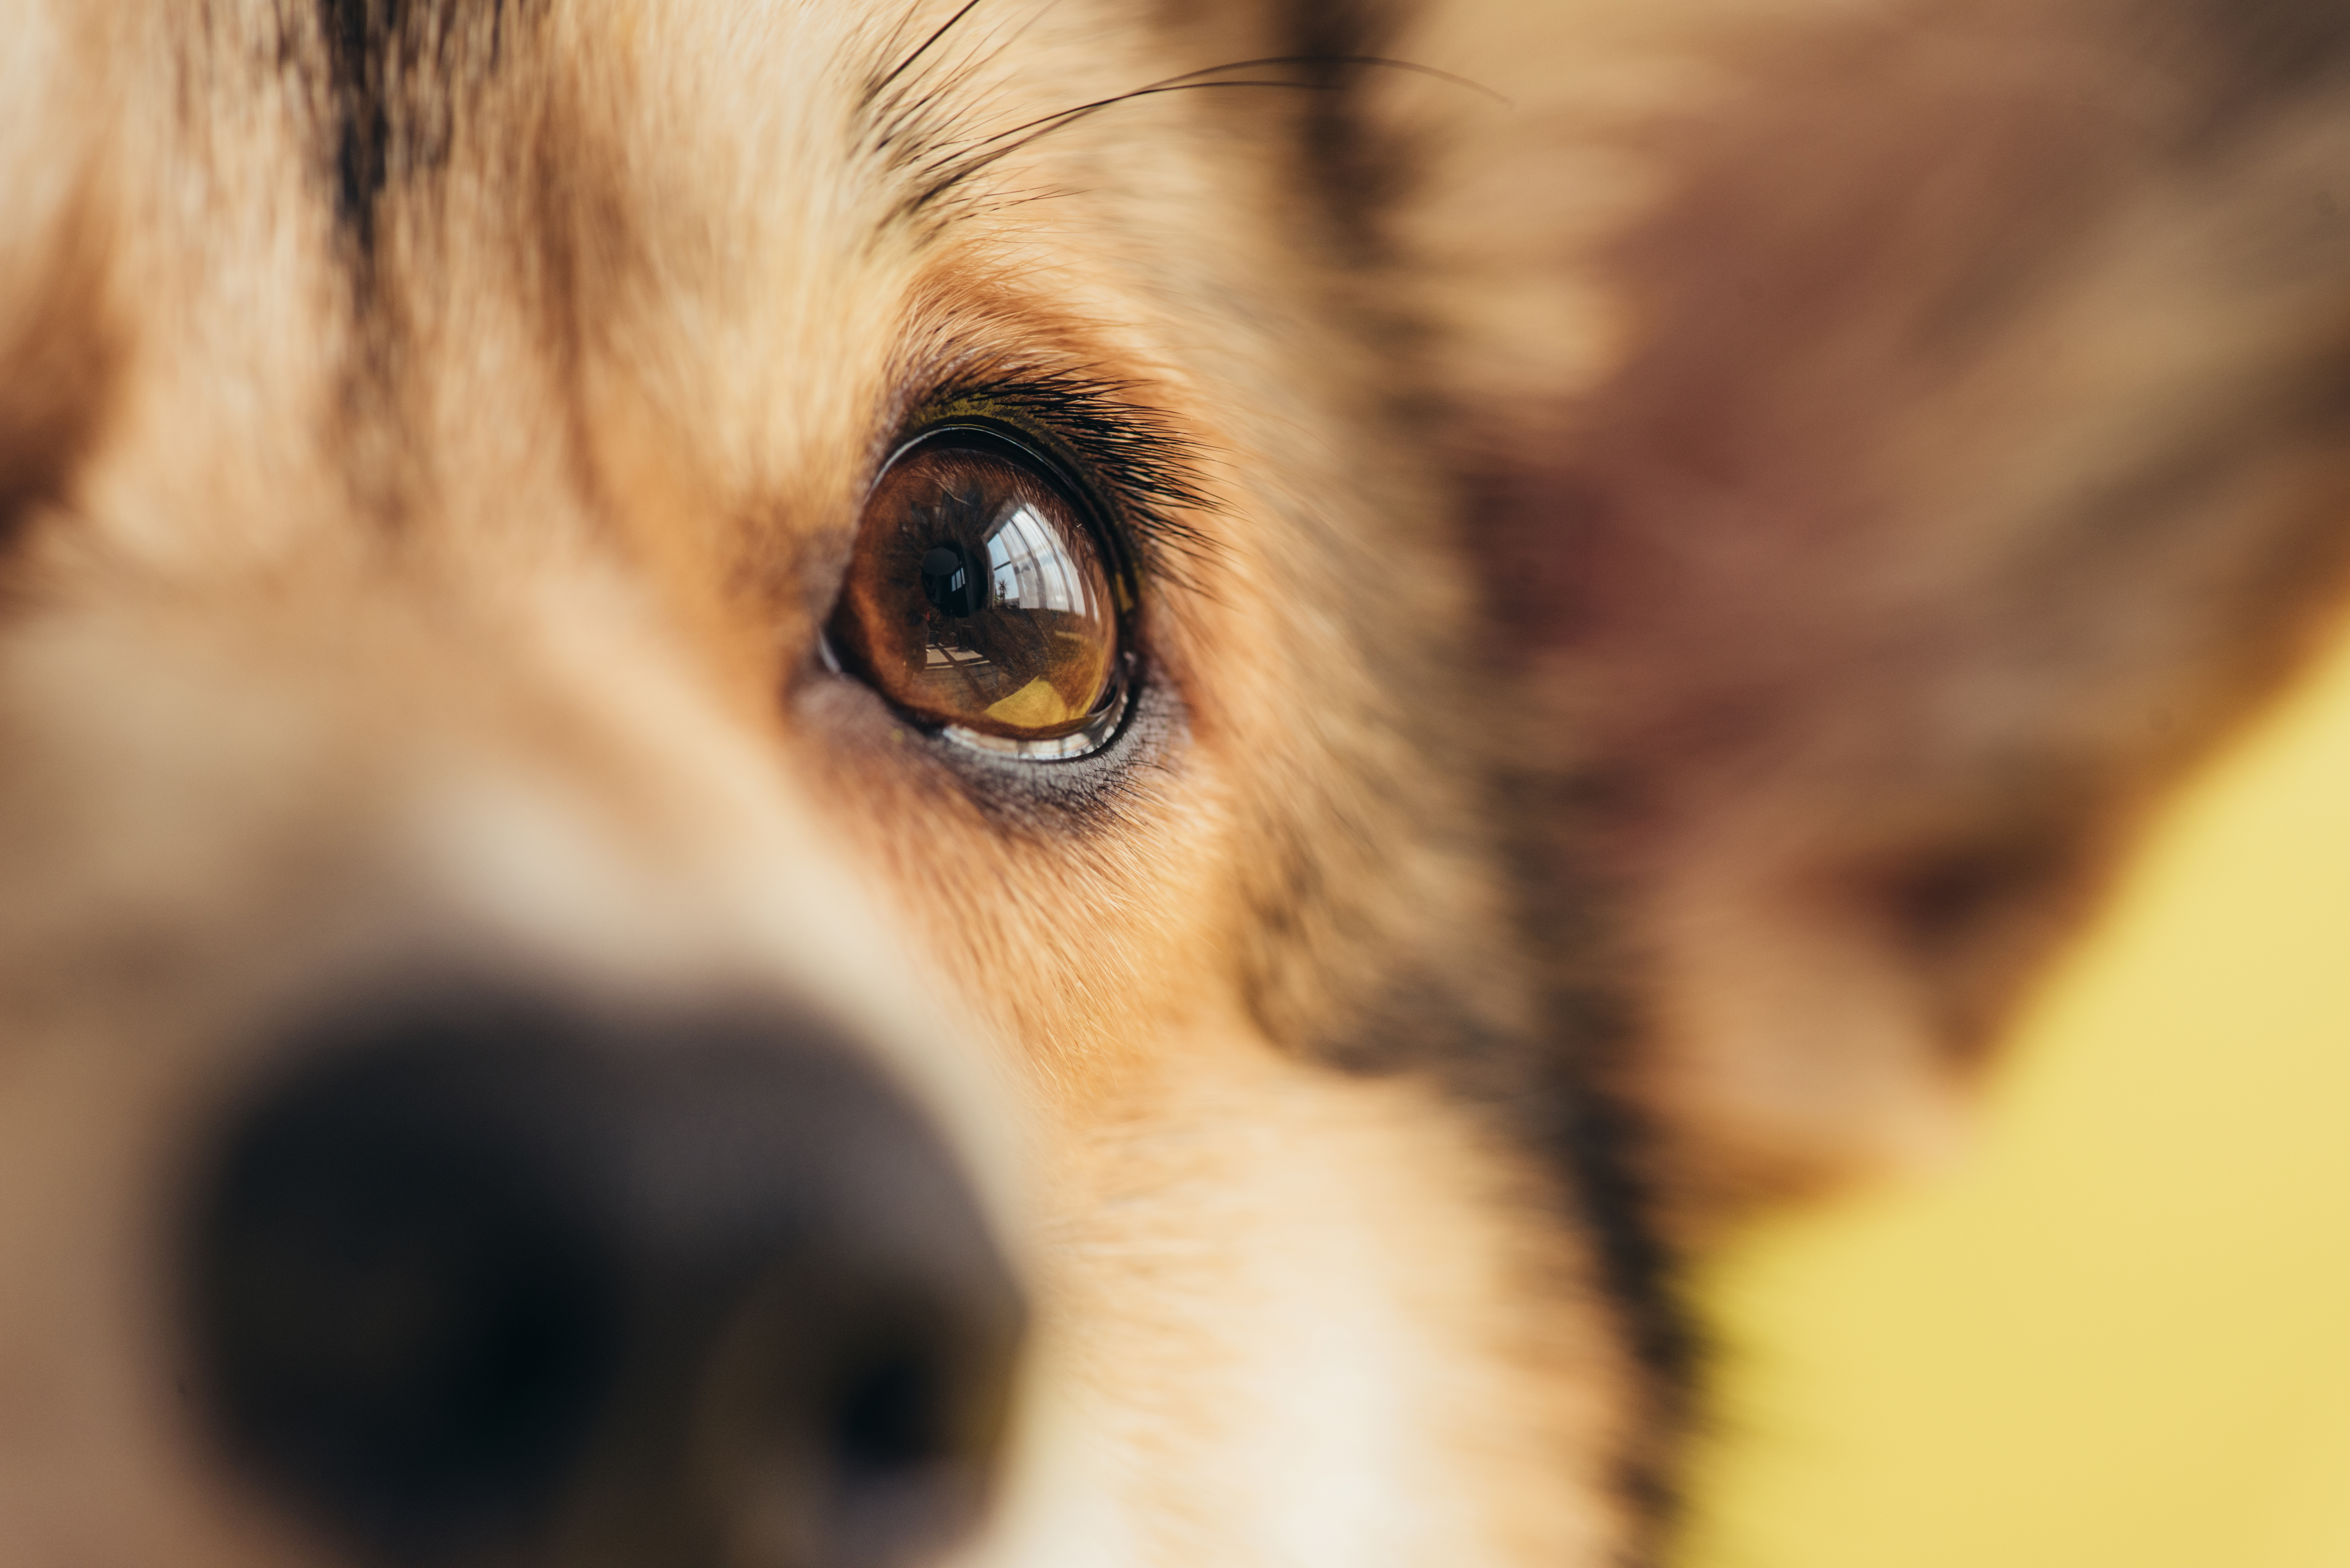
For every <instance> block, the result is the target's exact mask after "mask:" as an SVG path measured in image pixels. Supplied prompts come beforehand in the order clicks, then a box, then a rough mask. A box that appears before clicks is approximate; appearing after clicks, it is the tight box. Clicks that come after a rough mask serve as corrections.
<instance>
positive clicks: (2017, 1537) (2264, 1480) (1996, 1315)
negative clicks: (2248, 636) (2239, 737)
mask: <svg viewBox="0 0 2350 1568" xmlns="http://www.w3.org/2000/svg"><path fill="white" fill-rule="evenodd" d="M2011 1050H2012V1055H2011V1057H2010V1059H2009V1063H2008V1066H2007V1068H2006V1070H2005V1071H2004V1073H2003V1074H2002V1077H2001V1079H2000V1080H1999V1082H1998V1083H1997V1084H1996V1085H1995V1086H1994V1092H1993V1094H1992V1096H1991V1105H1990V1106H1989V1117H1988V1121H1987V1123H1986V1126H1985V1127H1984V1132H1983V1138H1982V1144H1981V1147H1980V1149H1979V1150H1978V1151H1977V1153H1976V1155H1975V1157H1974V1158H1973V1160H1972V1161H1971V1162H1970V1165H1969V1166H1968V1167H1967V1168H1966V1169H1965V1170H1964V1171H1963V1172H1961V1173H1960V1174H1959V1175H1957V1176H1955V1177H1954V1178H1951V1179H1945V1180H1942V1181H1939V1182H1937V1183H1934V1184H1931V1185H1929V1186H1924V1187H1918V1188H1910V1189H1905V1190H1900V1191H1893V1192H1879V1193H1876V1194H1873V1195H1870V1196H1867V1197H1866V1198H1863V1199H1858V1200H1856V1201H1852V1202H1848V1203H1846V1204H1844V1205H1841V1206H1839V1207H1837V1208H1836V1209H1835V1210H1832V1211H1830V1212H1827V1213H1815V1214H1812V1215H1808V1216H1804V1217H1801V1218H1799V1219H1794V1220H1784V1221H1781V1222H1778V1223H1776V1224H1774V1225H1773V1226H1771V1227H1769V1228H1767V1229H1766V1230H1764V1231H1762V1232H1760V1233H1758V1234H1756V1235H1754V1236H1752V1237H1751V1238H1749V1239H1748V1240H1747V1241H1745V1242H1744V1243H1743V1244H1742V1245H1741V1246H1740V1247H1739V1248H1738V1249H1736V1251H1734V1252H1733V1254H1732V1255H1731V1256H1730V1257H1728V1258H1726V1259H1724V1260H1722V1261H1721V1263H1720V1264H1719V1265H1718V1266H1717V1267H1716V1268H1715V1269H1713V1270H1712V1271H1711V1273H1710V1275H1709V1276H1708V1278H1707V1280H1706V1281H1705V1282H1704V1292H1703V1293H1704V1299H1705V1300H1706V1302H1707V1303H1708V1304H1709V1305H1710V1307H1711V1309H1712V1310H1713V1312H1714V1314H1715V1332H1716V1334H1718V1336H1719V1339H1720V1344H1721V1355H1722V1361H1721V1368H1720V1370H1721V1374H1722V1376H1721V1381H1720V1383H1719V1385H1718V1390H1719V1397H1718V1398H1717V1401H1716V1404H1715V1409H1714V1416H1713V1421H1712V1426H1713V1436H1712V1438H1711V1440H1710V1441H1709V1442H1708V1444H1707V1445H1706V1447H1705V1449H1704V1450H1703V1453H1702V1456H1701V1460H1700V1465H1699V1467H1698V1472H1697V1477H1696V1489H1695V1496H1694V1499H1693V1508H1694V1516H1693V1518H1692V1521H1691V1526H1690V1536H1689V1539H1688V1541H1687V1543H1686V1548H1685V1550H1684V1552H1683V1553H1682V1556H1681V1559H1680V1562H1681V1563H1682V1565H1683V1568H2043V1565H2044V1568H2103V1565H2106V1564H2112V1565H2114V1568H2124V1565H2126V1568H2350V646H2345V647H2343V648H2341V649H2337V650H2336V652H2335V653H2334V656H2333V657H2332V658H2331V659H2329V660H2328V661H2327V662H2326V664H2325V665H2324V667H2323V668H2322V669H2320V670H2316V671H2315V672H2314V674H2313V675H2312V676H2311V677H2310V678H2309V679H2308V680H2305V681H2304V682H2303V685H2302V686H2301V687H2300V688H2299V689H2298V690H2297V691H2294V692H2293V694H2292V695H2290V696H2289V697H2288V698H2287V699H2286V701H2284V702H2283V703H2282V705H2281V706H2280V707H2279V708H2278V709H2277V710H2276V711H2274V712H2273V713H2272V714H2271V715H2270V716H2269V718H2268V719H2267V720H2266V721H2265V722H2263V723H2262V724H2261V725H2260V726H2259V727H2258V728H2257V729H2256V730H2255V731H2254V732H2252V733H2251V734H2250V735H2249V736H2247V737H2246V739H2245V740H2244V741H2243V742H2241V743H2240V744H2239V745H2238V746H2237V747H2236V748H2235V749H2234V750H2233V751H2231V752H2230V753H2228V754H2227V755H2225V756H2224V757H2222V758H2221V759H2220V761H2219V763H2217V764H2216V765H2215V766H2214V767H2212V768H2211V769H2210V771H2209V772H2208V773H2207V774H2205V775H2204V776H2203V777H2202V778H2201V779H2200V780H2199V782H2198V783H2197V784H2194V785H2193V786H2192V787H2191V788H2190V789H2189V792H2188V794H2186V795H2185V796H2184V797H2183V798H2181V799H2180V800H2179V801H2178V803H2177V805H2176V806H2175V807H2174V808H2173V809H2172V810H2171V811H2170V812H2169V814H2168V816H2167V817H2166V819H2165V821H2164V823H2163V825H2162V826H2161V828H2160V830H2159V831H2158V834H2157V835H2156V836H2155V838H2154V840H2153V842H2152V843H2151V844H2150V845H2149V846H2148V847H2147V852H2146V853H2145V854H2144V856H2143V857H2141V859H2140V861H2139V863H2138V864H2137V867H2135V868H2134V870H2133V873H2132V875H2131V876H2130V877H2129V878H2128V879H2127V881H2126V884H2125V886H2124V887H2123V888H2122V889H2121V891H2120V896H2119V898H2117V900H2116V903H2115V905H2114V907H2113V908H2112V909H2111V910H2110V911H2109V912H2108V914H2107V915H2106V918H2105V919H2104V920H2103V921H2102V922H2101V923H2100V925H2099V926H2098V928H2097V929H2095V931H2093V932H2092V933H2091V934H2090V936H2089V938H2088V939H2087V940H2086V941H2085V943H2084V944H2083V945H2082V946H2081V947H2080V948H2079V950H2077V951H2076V952H2075V953H2074V955H2073V956H2072V958H2071V960H2070V961H2068V962H2067V964H2066V965H2065V967H2064V971H2063V972H2062V973H2061V974H2059V975H2058V976H2056V977H2055V979H2054V982H2053V983H2052V984H2051V985H2050V986H2049V987H2048V988H2047V990H2046V991H2045V992H2044V993H2043V996H2042V997H2041V999H2040V1001H2039V1003H2038V1005H2037V1006H2036V1007H2035V1008H2034V1009H2033V1012H2032V1015H2031V1016H2030V1017H2029V1018H2028V1019H2027V1020H2026V1021H2025V1023H2024V1024H2023V1026H2022V1029H2021V1030H2020V1031H2019V1032H2018V1033H2017V1036H2016V1038H2015V1039H2014V1040H2013V1041H2012V1045H2011Z"/></svg>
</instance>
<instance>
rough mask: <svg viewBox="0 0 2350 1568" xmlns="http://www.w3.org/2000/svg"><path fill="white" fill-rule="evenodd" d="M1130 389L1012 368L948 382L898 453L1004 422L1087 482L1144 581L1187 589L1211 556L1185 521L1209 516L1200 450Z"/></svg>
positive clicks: (910, 424)
mask: <svg viewBox="0 0 2350 1568" xmlns="http://www.w3.org/2000/svg"><path fill="white" fill-rule="evenodd" d="M1131 385H1132V384H1131V383H1128V382H1119V381H1108V380H1102V379H1096V378H1093V377H1088V376H1086V375H1083V374H1081V373H1077V372H1072V371H1044V370H1010V371H1001V372H995V373H992V374H988V375H984V376H971V377H962V378H956V379H949V380H946V381H943V382H941V384H939V385H938V386H936V387H934V388H933V389H931V392H930V393H929V395H928V396H926V397H924V398H922V399H921V400H920V401H919V402H917V403H916V404H915V405H914V408H913V410H912V413H911V417H910V418H908V419H907V420H905V421H903V422H902V424H901V426H900V430H899V435H898V437H897V439H896V440H895V441H893V442H892V443H891V446H890V448H889V450H890V451H892V452H895V451H898V450H901V449H902V448H903V447H904V446H905V445H906V444H907V443H908V442H909V441H916V440H919V439H920V437H921V435H922V433H923V432H924V431H928V430H931V429H935V428H937V427H939V426H941V425H947V424H952V423H956V422H959V421H976V422H982V423H992V424H997V425H1001V426H1003V428H1004V429H1005V431H1006V432H1007V433H1011V434H1014V435H1016V436H1018V437H1019V438H1021V439H1023V440H1024V441H1030V442H1033V443H1035V445H1036V446H1037V447H1038V448H1039V449H1040V451H1041V453H1042V455H1044V456H1045V457H1047V458H1049V459H1051V460H1052V461H1053V462H1055V463H1056V464H1057V465H1058V466H1059V467H1061V468H1062V469H1063V470H1064V471H1065V472H1066V473H1067V474H1068V476H1069V477H1070V478H1071V479H1073V480H1075V481H1076V483H1079V484H1081V485H1082V486H1083V487H1084V488H1085V489H1086V491H1087V492H1088V493H1089V497H1090V499H1091V500H1092V501H1093V502H1094V503H1095V507H1094V510H1095V511H1096V513H1097V514H1098V516H1099V517H1100V519H1101V521H1102V523H1103V525H1104V526H1105V527H1106V528H1107V530H1108V531H1109V532H1110V534H1111V535H1112V536H1111V537H1110V538H1109V539H1108V540H1107V544H1108V545H1110V546H1111V548H1112V549H1113V550H1115V551H1117V552H1118V554H1120V555H1122V556H1126V557H1128V562H1129V564H1130V566H1132V567H1133V568H1134V575H1135V576H1138V577H1139V578H1141V579H1143V580H1146V581H1149V582H1157V583H1166V584H1171V585H1174V586H1178V587H1181V586H1187V585H1189V584H1190V583H1191V580H1192V568H1193V567H1195V566H1197V565H1198V564H1199V563H1200V562H1201V560H1202V559H1203V558H1204V557H1205V556H1207V554H1208V552H1209V548H1210V546H1209V544H1208V541H1207V539H1206V538H1205V537H1204V536H1203V535H1201V533H1200V532H1199V530H1198V529H1196V528H1194V527H1192V526H1191V524H1189V523H1187V522H1185V521H1184V520H1183V518H1182V516H1181V515H1180V514H1182V513H1183V512H1186V511H1209V510H1212V509H1213V505H1214V504H1213V502H1212V501H1211V499H1210V498H1209V496H1208V494H1207V493H1206V490H1205V488H1204V485H1203V483H1202V482H1201V477H1200V473H1199V470H1198V466H1197V463H1198V458H1199V449H1198V447H1197V446H1196V444H1195V443H1193V442H1191V441H1189V440H1187V439H1185V438H1184V437H1183V436H1181V435H1180V434H1178V433H1177V432H1176V431H1175V430H1174V429H1173V428H1172V426H1171V425H1170V422H1169V421H1168V420H1167V418H1166V416H1164V415H1162V414H1160V413H1159V412H1158V411H1157V410H1152V409H1149V408H1145V407H1142V406H1140V405H1139V404H1136V403H1132V402H1129V401H1127V400H1125V399H1124V398H1123V396H1122V395H1121V394H1123V393H1125V392H1127V391H1128V390H1129V389H1131Z"/></svg>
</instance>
